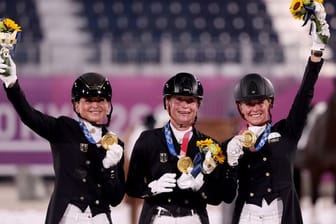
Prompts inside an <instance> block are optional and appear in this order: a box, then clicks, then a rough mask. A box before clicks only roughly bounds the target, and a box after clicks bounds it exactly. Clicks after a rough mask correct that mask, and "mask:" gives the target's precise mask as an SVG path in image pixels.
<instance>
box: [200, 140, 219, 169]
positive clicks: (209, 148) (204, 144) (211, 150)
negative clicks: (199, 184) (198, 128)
mask: <svg viewBox="0 0 336 224" xmlns="http://www.w3.org/2000/svg"><path fill="white" fill-rule="evenodd" d="M196 146H197V147H198V148H199V149H200V151H201V153H204V154H205V159H204V161H203V172H205V173H211V172H212V171H213V170H214V169H215V168H216V166H217V164H218V163H220V164H222V163H224V161H225V156H224V154H223V151H222V149H221V147H220V146H219V145H218V144H217V143H214V141H213V140H212V139H210V138H207V139H205V140H199V141H197V142H196Z"/></svg>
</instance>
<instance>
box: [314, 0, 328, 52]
mask: <svg viewBox="0 0 336 224" xmlns="http://www.w3.org/2000/svg"><path fill="white" fill-rule="evenodd" d="M314 4H315V16H316V18H315V20H317V21H318V22H319V23H320V25H321V30H320V31H319V32H317V31H316V23H315V22H314V21H313V20H312V30H311V35H312V40H313V44H312V47H311V50H317V51H323V50H324V49H325V44H326V41H328V40H329V38H330V31H329V25H328V23H327V21H326V12H325V9H324V7H323V5H322V4H321V3H318V2H314ZM321 36H323V37H324V38H325V40H324V42H323V41H322V40H321Z"/></svg>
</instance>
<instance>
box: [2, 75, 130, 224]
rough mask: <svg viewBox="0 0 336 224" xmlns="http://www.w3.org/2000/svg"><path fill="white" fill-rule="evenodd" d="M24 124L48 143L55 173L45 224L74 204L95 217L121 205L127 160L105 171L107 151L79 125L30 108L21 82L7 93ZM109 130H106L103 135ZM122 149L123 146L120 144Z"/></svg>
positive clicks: (71, 120)
mask: <svg viewBox="0 0 336 224" xmlns="http://www.w3.org/2000/svg"><path fill="white" fill-rule="evenodd" d="M6 92H7V96H8V99H9V100H10V101H11V103H12V104H13V105H14V107H15V110H16V111H17V113H18V114H19V116H20V118H21V120H22V122H23V123H24V124H26V125H27V126H28V127H29V128H31V129H32V130H33V131H35V132H36V133H37V134H38V135H40V136H41V137H43V138H45V139H46V140H48V141H49V143H50V146H51V151H52V156H53V166H54V171H55V186H54V192H53V194H52V196H51V199H50V202H49V206H48V212H47V217H46V221H45V223H47V224H58V223H59V221H60V220H61V218H62V216H63V213H64V211H65V209H66V207H67V205H68V204H69V203H70V202H71V203H72V204H75V205H76V206H78V207H79V208H80V209H81V210H82V211H84V210H85V209H86V207H87V206H90V209H91V211H92V215H93V216H94V215H97V214H99V213H106V214H107V215H108V216H109V217H110V215H109V214H110V207H109V206H110V205H111V206H116V205H118V204H119V203H120V202H121V201H122V199H123V196H124V194H125V174H124V170H123V163H124V158H122V159H121V161H120V162H119V163H118V164H117V165H116V166H114V167H111V168H109V169H105V168H104V167H103V165H102V160H103V158H104V157H105V155H106V151H105V150H104V149H103V148H102V147H98V146H97V145H96V144H91V143H90V142H89V141H88V140H87V139H86V137H85V135H84V134H83V131H82V130H81V128H80V126H79V123H78V121H76V120H74V119H72V118H70V117H65V116H61V117H58V118H55V117H52V116H49V115H46V114H43V113H41V112H40V111H38V110H35V109H34V108H32V107H31V106H30V104H29V103H28V101H27V100H26V98H25V96H24V94H23V92H22V91H21V88H20V86H19V83H18V81H17V82H16V83H15V85H14V86H13V87H12V88H7V89H6ZM106 132H107V130H106V129H103V133H106ZM118 144H120V145H121V146H123V142H121V141H120V140H118Z"/></svg>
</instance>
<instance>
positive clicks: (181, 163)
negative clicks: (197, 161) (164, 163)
mask: <svg viewBox="0 0 336 224" xmlns="http://www.w3.org/2000/svg"><path fill="white" fill-rule="evenodd" d="M189 167H191V168H193V167H194V164H193V162H192V160H191V158H190V157H188V156H183V157H181V158H180V159H179V160H178V161H177V168H178V169H179V171H180V172H181V173H187V172H188V168H189Z"/></svg>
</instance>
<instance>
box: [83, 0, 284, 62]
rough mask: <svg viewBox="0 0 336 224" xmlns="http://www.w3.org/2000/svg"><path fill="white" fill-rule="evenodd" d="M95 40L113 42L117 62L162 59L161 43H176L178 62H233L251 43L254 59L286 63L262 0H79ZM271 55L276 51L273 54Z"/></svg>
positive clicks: (174, 57) (239, 57)
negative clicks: (246, 45)
mask: <svg viewBox="0 0 336 224" xmlns="http://www.w3.org/2000/svg"><path fill="white" fill-rule="evenodd" d="M77 2H80V3H83V11H82V13H81V15H82V16H83V17H85V18H86V19H87V21H88V26H87V31H89V32H91V34H92V38H93V40H95V41H100V40H101V39H102V38H104V37H108V38H110V39H111V41H112V42H113V44H112V47H113V46H114V47H113V50H112V52H113V55H112V60H113V61H114V62H119V63H127V62H135V63H146V62H151V63H153V62H154V63H156V62H158V61H160V55H161V54H160V52H161V48H162V46H161V43H162V42H161V41H162V40H163V38H168V39H169V40H171V43H172V45H173V46H172V47H173V48H172V49H173V50H172V51H173V52H172V54H173V61H174V62H175V63H195V62H196V63H200V62H205V63H207V62H215V63H223V62H233V63H238V62H240V61H241V60H242V59H241V58H242V52H244V51H245V49H244V47H245V45H243V44H242V42H245V43H246V42H249V43H253V44H250V46H253V47H252V57H253V62H254V63H262V62H264V61H270V60H271V62H272V63H277V62H282V61H283V59H284V58H283V52H282V47H281V46H280V44H279V41H278V37H277V34H276V32H275V31H274V29H273V26H272V20H271V18H270V16H269V15H268V14H267V11H266V9H265V4H264V3H263V1H260V0H250V1H247V2H246V1H244V0H228V1H225V2H224V1H215V0H209V1H204V0H195V1H189V0H188V1H157V0H149V1H146V2H144V1H139V0H114V1H110V0H96V1H91V0H77ZM269 53H271V54H272V55H271V56H270V55H269Z"/></svg>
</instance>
